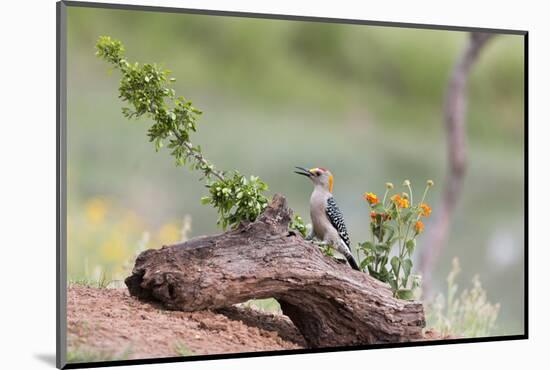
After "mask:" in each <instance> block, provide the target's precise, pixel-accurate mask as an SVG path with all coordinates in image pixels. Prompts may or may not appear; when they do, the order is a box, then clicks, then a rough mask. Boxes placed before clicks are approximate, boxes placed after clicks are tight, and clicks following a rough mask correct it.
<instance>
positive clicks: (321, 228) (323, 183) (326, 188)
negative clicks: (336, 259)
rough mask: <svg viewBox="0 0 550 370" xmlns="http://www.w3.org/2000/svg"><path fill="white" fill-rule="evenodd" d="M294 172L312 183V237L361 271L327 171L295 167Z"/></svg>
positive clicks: (330, 176) (310, 204)
mask: <svg viewBox="0 0 550 370" xmlns="http://www.w3.org/2000/svg"><path fill="white" fill-rule="evenodd" d="M296 169H298V171H294V172H295V173H297V174H299V175H304V176H307V177H309V179H310V180H311V181H312V182H313V193H311V199H310V203H309V206H310V215H311V223H312V224H313V235H314V236H315V237H316V238H317V239H320V240H321V241H323V242H324V243H327V244H330V245H332V246H333V247H335V248H336V250H337V251H338V252H340V253H341V254H343V255H344V257H346V260H347V261H348V263H349V264H350V266H351V267H352V268H353V269H355V270H358V271H361V269H360V268H359V266H358V265H357V262H356V261H355V258H353V255H352V254H351V241H350V238H349V234H348V231H347V228H346V224H345V222H344V215H343V214H342V212H341V211H340V208H338V205H337V204H336V201H335V200H334V198H333V196H332V186H333V183H334V178H333V177H332V174H331V173H330V171H329V170H327V169H325V168H320V167H319V168H311V169H309V170H307V169H305V168H303V167H296Z"/></svg>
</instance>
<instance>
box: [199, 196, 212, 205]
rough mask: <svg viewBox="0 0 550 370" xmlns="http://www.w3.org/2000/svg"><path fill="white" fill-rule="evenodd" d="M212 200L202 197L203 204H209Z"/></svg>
mask: <svg viewBox="0 0 550 370" xmlns="http://www.w3.org/2000/svg"><path fill="white" fill-rule="evenodd" d="M211 200H212V199H211V198H210V197H202V198H201V204H208V203H210V201H211Z"/></svg>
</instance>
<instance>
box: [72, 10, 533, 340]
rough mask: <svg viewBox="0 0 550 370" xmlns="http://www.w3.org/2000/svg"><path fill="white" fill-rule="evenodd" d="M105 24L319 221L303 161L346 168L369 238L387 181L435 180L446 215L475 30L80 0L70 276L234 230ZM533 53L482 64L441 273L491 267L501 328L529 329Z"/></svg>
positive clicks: (217, 156)
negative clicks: (106, 5) (527, 87)
mask: <svg viewBox="0 0 550 370" xmlns="http://www.w3.org/2000/svg"><path fill="white" fill-rule="evenodd" d="M100 35H109V36H112V37H113V38H116V39H119V40H121V41H122V42H123V43H124V45H125V46H126V49H127V56H128V59H129V60H130V61H134V60H135V61H140V62H157V63H161V64H162V65H163V66H165V67H166V68H169V69H171V70H172V71H173V76H174V77H176V78H177V82H176V84H175V86H174V88H175V89H176V91H177V93H178V94H181V95H184V96H185V97H186V98H189V99H192V100H193V103H194V105H195V106H197V107H198V108H199V109H201V110H203V111H204V112H205V113H204V115H203V116H202V117H201V119H200V120H199V127H198V133H197V134H196V135H195V136H194V137H193V142H195V143H197V144H201V146H202V148H203V150H204V152H205V153H206V154H207V156H208V157H209V159H211V160H212V161H213V162H214V163H216V164H217V165H218V166H219V167H220V168H227V169H230V168H236V169H238V170H239V171H241V172H242V173H246V174H255V175H258V176H260V177H261V178H262V179H264V180H265V181H266V182H267V183H268V184H269V185H270V190H271V191H272V193H275V192H278V193H283V194H285V195H286V196H287V197H288V200H289V202H290V205H291V207H292V208H293V209H294V210H295V211H296V212H298V213H299V214H301V215H303V216H304V219H305V221H306V222H309V211H308V202H309V195H310V192H311V184H310V183H309V182H307V181H305V180H304V179H303V178H301V177H298V176H296V175H294V174H293V173H292V169H293V167H294V166H295V165H301V166H306V167H314V166H322V167H326V168H329V169H331V171H332V172H333V173H334V175H335V188H334V194H335V197H336V199H337V200H338V202H339V204H340V208H341V209H342V210H343V212H344V214H345V216H346V219H347V223H348V224H349V225H348V229H349V230H350V233H351V236H352V242H353V244H354V245H355V246H356V245H357V243H358V242H359V241H362V240H365V239H367V238H368V235H369V234H368V232H369V231H368V221H369V211H368V208H367V205H366V203H364V201H363V200H362V194H363V193H364V192H365V191H372V192H376V193H379V194H380V193H383V191H384V183H385V182H386V181H392V182H394V183H395V184H401V183H402V181H403V179H405V178H408V179H410V180H411V182H412V184H413V187H414V186H415V185H416V187H417V189H418V190H420V189H422V188H423V186H424V183H425V180H426V179H428V178H430V179H433V180H434V181H435V182H436V184H437V186H436V187H435V188H434V191H433V192H432V193H431V194H430V197H429V199H428V202H429V203H430V204H431V205H432V208H433V209H434V215H435V214H436V213H437V209H438V206H437V202H438V200H439V196H440V192H441V189H442V185H443V178H444V174H445V170H446V143H445V137H444V134H445V132H444V127H443V117H442V115H443V101H444V95H445V89H446V85H447V81H448V78H449V74H450V71H451V68H452V66H453V64H454V62H455V60H456V58H457V56H458V55H459V53H460V51H461V49H462V48H463V47H464V45H465V43H466V41H467V34H466V33H464V32H457V31H453V32H451V31H437V30H418V29H405V28H390V27H373V26H360V25H342V24H328V23H316V22H305V21H300V22H297V21H285V20H266V19H248V18H237V17H220V16H207V15H190V14H189V15H188V14H165V13H154V12H138V11H126V10H124V11H122V10H112V9H109V10H107V9H86V8H77V7H70V8H69V9H68V67H67V69H68V213H69V214H68V216H69V217H68V233H69V235H68V274H69V279H70V280H71V281H80V280H98V279H101V277H100V275H101V276H103V278H105V279H107V280H108V281H111V280H114V281H118V282H120V281H121V280H122V279H123V278H124V277H125V275H126V274H127V273H128V271H129V270H130V269H131V267H132V262H133V259H134V257H135V255H136V253H137V252H138V251H139V250H142V249H144V248H157V247H160V246H161V245H162V244H170V243H174V242H177V241H179V240H182V239H186V238H187V237H193V236H198V235H203V234H210V233H215V232H219V229H217V227H216V214H215V210H213V209H212V208H210V207H205V206H201V205H200V201H199V199H200V197H201V196H203V195H205V194H206V193H207V191H206V189H205V188H204V187H203V186H202V185H201V184H200V182H199V181H198V177H199V176H200V175H199V174H195V173H191V172H189V171H187V170H185V169H181V168H176V167H175V166H174V165H173V160H172V158H170V157H169V154H168V153H167V152H165V151H161V152H159V153H155V151H154V150H153V148H152V145H151V144H150V143H148V142H147V139H146V130H147V128H148V124H147V123H146V122H129V121H127V120H126V119H125V118H124V117H123V116H122V114H121V104H120V102H119V100H118V99H117V96H118V92H117V88H118V80H119V78H118V77H119V76H118V75H117V76H109V72H108V70H107V69H108V68H107V67H106V65H105V63H104V62H102V61H101V60H99V59H98V58H96V57H95V56H94V52H95V49H94V45H95V42H96V41H97V39H98V37H99V36H100ZM523 59H524V55H523V37H521V36H515V35H501V36H498V37H497V38H495V39H494V40H492V41H491V42H490V44H489V45H488V46H487V47H486V49H485V50H484V51H483V53H482V55H481V58H480V60H479V62H478V63H477V64H476V65H475V67H474V69H473V71H472V75H471V79H470V85H469V109H468V117H467V120H468V141H469V143H468V146H469V148H468V150H469V153H468V156H469V162H468V173H467V177H466V182H465V187H464V196H463V197H462V199H461V200H460V205H459V207H458V210H457V212H456V214H455V218H454V220H453V225H452V229H451V235H450V241H449V243H448V244H447V246H446V249H445V250H444V251H443V255H442V257H441V260H440V262H439V264H438V268H437V270H436V271H435V272H434V278H435V281H434V282H433V289H434V291H435V292H438V291H440V292H445V291H446V289H447V282H446V276H447V274H448V272H449V266H450V264H451V260H452V259H453V257H455V256H457V257H459V258H460V261H461V269H462V273H461V274H460V276H458V277H457V278H456V280H457V284H459V285H461V286H468V285H469V283H470V281H471V279H472V277H473V276H474V275H476V274H478V275H479V278H480V280H481V281H482V282H483V286H484V288H486V289H487V294H488V297H487V299H488V300H490V301H491V302H498V303H500V315H499V317H498V320H497V330H496V334H519V333H522V332H523V309H524V308H523V296H524V292H523V284H524V281H523V258H524V255H523V248H524V242H523V240H524V226H523V217H524V214H523V207H524V204H523V194H524V180H523V171H524V168H523V150H524V148H523V140H524V129H523V126H524V121H523V117H524V104H523V101H524V96H523V92H524V89H523V84H524V73H523V67H524V66H523ZM186 215H191V216H192V221H193V228H192V230H191V227H190V218H189V216H186ZM184 218H185V221H184ZM429 227H430V222H429V221H428V222H427V223H426V228H429ZM418 244H419V248H422V237H420V240H419V242H418Z"/></svg>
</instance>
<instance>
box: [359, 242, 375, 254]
mask: <svg viewBox="0 0 550 370" xmlns="http://www.w3.org/2000/svg"><path fill="white" fill-rule="evenodd" d="M359 247H360V248H361V249H363V250H364V251H365V252H371V251H373V250H374V245H373V244H372V243H371V242H364V243H359Z"/></svg>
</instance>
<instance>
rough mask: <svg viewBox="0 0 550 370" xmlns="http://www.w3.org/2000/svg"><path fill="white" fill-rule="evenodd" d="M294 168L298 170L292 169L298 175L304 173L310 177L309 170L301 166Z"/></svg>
mask: <svg viewBox="0 0 550 370" xmlns="http://www.w3.org/2000/svg"><path fill="white" fill-rule="evenodd" d="M296 169H298V170H299V171H294V173H297V174H298V175H304V176H307V177H311V172H309V170H306V169H305V168H303V167H296Z"/></svg>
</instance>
